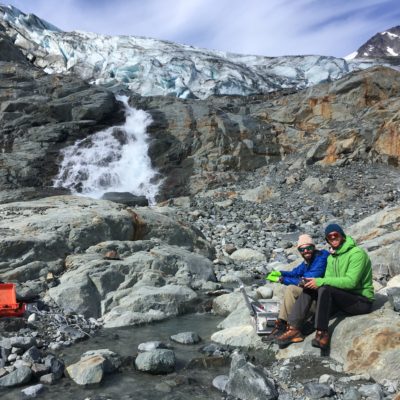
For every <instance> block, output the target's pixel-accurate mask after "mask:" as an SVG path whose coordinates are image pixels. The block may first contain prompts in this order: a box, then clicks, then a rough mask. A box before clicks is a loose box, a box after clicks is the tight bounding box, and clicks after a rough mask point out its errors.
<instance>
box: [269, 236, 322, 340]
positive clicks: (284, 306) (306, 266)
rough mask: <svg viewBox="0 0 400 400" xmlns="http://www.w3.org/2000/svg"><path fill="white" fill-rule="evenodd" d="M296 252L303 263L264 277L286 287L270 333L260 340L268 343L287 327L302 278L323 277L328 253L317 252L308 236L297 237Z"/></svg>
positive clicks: (301, 284)
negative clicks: (289, 269)
mask: <svg viewBox="0 0 400 400" xmlns="http://www.w3.org/2000/svg"><path fill="white" fill-rule="evenodd" d="M297 250H298V251H299V253H300V254H301V256H302V257H303V259H304V261H303V262H302V263H301V264H299V265H298V266H297V267H296V268H294V269H292V270H291V271H272V272H271V273H269V274H268V275H267V276H266V278H265V279H266V280H268V281H270V282H279V283H281V284H283V285H286V286H287V288H286V289H285V295H284V298H283V301H282V303H281V305H280V309H279V316H278V319H277V321H276V323H275V327H274V329H273V330H272V332H271V333H270V334H269V335H267V336H264V337H263V338H262V340H263V341H264V342H269V341H271V340H273V339H275V338H276V337H277V336H278V335H280V334H282V333H283V332H284V331H285V330H286V327H287V321H288V316H289V314H290V312H291V310H292V307H293V305H294V304H295V302H296V300H297V298H298V297H299V296H300V295H301V293H302V292H303V282H304V281H303V280H304V278H318V277H322V276H324V273H325V268H326V260H327V258H328V256H329V252H328V251H326V250H317V249H316V247H315V243H314V241H313V239H312V237H311V236H310V235H307V234H304V235H300V236H299V240H298V243H297Z"/></svg>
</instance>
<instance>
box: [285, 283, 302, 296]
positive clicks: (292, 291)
mask: <svg viewBox="0 0 400 400" xmlns="http://www.w3.org/2000/svg"><path fill="white" fill-rule="evenodd" d="M302 293H303V289H302V288H301V287H299V286H296V285H289V286H288V287H287V288H286V290H285V294H287V295H290V296H291V297H294V298H296V299H297V298H298V297H299V296H300V295H301V294H302Z"/></svg>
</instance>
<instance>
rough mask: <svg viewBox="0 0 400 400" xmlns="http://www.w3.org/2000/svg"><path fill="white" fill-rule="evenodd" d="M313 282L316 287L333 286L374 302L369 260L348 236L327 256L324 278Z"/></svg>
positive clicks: (363, 251)
mask: <svg viewBox="0 0 400 400" xmlns="http://www.w3.org/2000/svg"><path fill="white" fill-rule="evenodd" d="M315 281H316V284H317V285H318V286H323V285H329V286H334V287H337V288H339V289H344V290H348V291H349V292H352V293H355V294H358V295H361V296H364V297H366V298H367V299H370V300H374V287H373V285H372V267H371V260H370V259H369V257H368V254H367V253H366V252H365V250H363V249H362V248H361V247H357V245H356V242H355V241H354V239H353V238H351V237H350V236H346V240H345V242H344V243H343V244H342V246H341V247H340V248H339V249H337V250H336V252H335V253H334V254H331V255H329V257H328V261H327V265H326V270H325V276H324V277H323V278H317V279H316V280H315Z"/></svg>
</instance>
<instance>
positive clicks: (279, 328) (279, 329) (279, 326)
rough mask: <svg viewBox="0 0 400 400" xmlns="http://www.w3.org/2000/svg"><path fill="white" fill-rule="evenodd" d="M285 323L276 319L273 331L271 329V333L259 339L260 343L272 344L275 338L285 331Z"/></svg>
mask: <svg viewBox="0 0 400 400" xmlns="http://www.w3.org/2000/svg"><path fill="white" fill-rule="evenodd" d="M286 325H287V323H286V321H284V320H283V319H277V320H276V321H275V326H274V329H272V331H271V333H269V334H268V335H266V336H263V337H262V338H261V341H262V342H272V341H273V340H274V339H275V338H276V337H277V336H279V335H281V334H282V333H283V332H285V330H286Z"/></svg>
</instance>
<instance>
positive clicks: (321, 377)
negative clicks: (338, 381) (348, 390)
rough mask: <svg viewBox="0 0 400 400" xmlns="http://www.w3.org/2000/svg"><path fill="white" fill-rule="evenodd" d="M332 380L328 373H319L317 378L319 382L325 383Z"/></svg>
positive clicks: (333, 379) (329, 382)
mask: <svg viewBox="0 0 400 400" xmlns="http://www.w3.org/2000/svg"><path fill="white" fill-rule="evenodd" d="M334 381H335V378H334V376H332V375H328V374H324V375H321V376H320V377H319V380H318V382H319V383H327V384H331V383H333V382H334Z"/></svg>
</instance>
